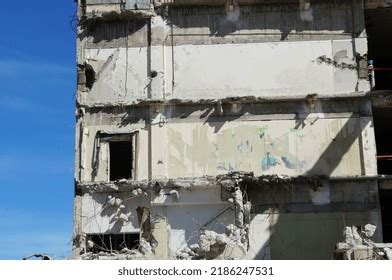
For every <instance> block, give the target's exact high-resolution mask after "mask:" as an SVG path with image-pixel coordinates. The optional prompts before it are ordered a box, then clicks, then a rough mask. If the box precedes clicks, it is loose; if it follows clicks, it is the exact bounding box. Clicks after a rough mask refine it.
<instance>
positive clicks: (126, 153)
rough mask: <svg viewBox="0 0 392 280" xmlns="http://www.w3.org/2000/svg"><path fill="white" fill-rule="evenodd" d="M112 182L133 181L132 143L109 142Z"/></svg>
mask: <svg viewBox="0 0 392 280" xmlns="http://www.w3.org/2000/svg"><path fill="white" fill-rule="evenodd" d="M109 151H110V171H109V172H110V181H116V180H120V179H132V171H133V170H132V169H133V168H132V167H133V164H132V163H133V149H132V141H113V142H109Z"/></svg>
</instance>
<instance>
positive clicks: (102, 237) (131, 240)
mask: <svg viewBox="0 0 392 280" xmlns="http://www.w3.org/2000/svg"><path fill="white" fill-rule="evenodd" d="M87 240H89V241H92V242H93V243H94V246H93V247H92V248H89V249H88V251H89V252H92V253H94V254H97V253H99V252H102V251H104V252H107V251H109V252H111V251H121V250H122V249H124V248H128V249H133V248H135V247H136V246H138V245H139V233H123V234H89V235H87Z"/></svg>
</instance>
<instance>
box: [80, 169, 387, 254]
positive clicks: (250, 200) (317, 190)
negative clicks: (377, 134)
mask: <svg viewBox="0 0 392 280" xmlns="http://www.w3.org/2000/svg"><path fill="white" fill-rule="evenodd" d="M335 180H336V181H337V182H333V181H329V179H328V178H324V177H317V176H315V177H313V178H306V177H288V176H261V177H259V176H254V175H253V174H252V173H239V172H233V173H230V174H228V175H221V176H217V177H202V178H196V179H195V178H193V179H178V180H174V179H170V180H156V181H139V182H135V181H130V180H119V181H116V182H112V183H84V184H79V185H77V192H78V194H79V195H82V194H83V195H85V196H87V197H89V198H91V197H92V196H94V198H95V199H96V201H98V203H101V204H102V208H99V207H97V205H98V204H94V205H95V206H94V207H90V208H93V209H95V211H96V212H97V213H99V215H101V217H103V216H105V215H107V216H108V218H110V220H111V221H112V223H108V228H107V229H103V228H101V232H104V233H101V234H93V233H83V232H81V234H80V235H77V236H76V238H75V239H74V243H75V244H74V245H75V246H76V247H78V248H79V247H80V248H82V249H81V251H80V257H81V258H82V259H151V258H158V259H161V258H171V259H243V258H254V259H262V258H267V259H268V258H271V252H270V251H271V250H273V248H272V249H270V248H268V247H269V246H270V244H269V243H270V241H268V240H263V241H260V240H258V239H259V238H258V237H257V235H258V233H259V232H260V231H261V230H269V231H270V232H271V235H272V234H275V236H276V235H277V234H278V235H279V234H280V231H279V229H278V224H279V218H276V217H279V216H280V219H283V217H284V216H285V215H287V217H297V218H295V219H298V218H300V219H302V218H301V217H305V216H306V215H309V214H306V213H307V212H314V213H316V214H314V215H326V216H325V217H326V218H328V219H332V220H333V219H336V218H329V215H331V214H330V213H328V212H329V211H337V213H336V214H337V215H338V216H339V215H343V218H344V216H345V214H344V212H346V213H347V214H346V216H345V217H346V218H344V219H347V221H351V220H352V219H354V220H355V221H357V222H373V223H378V222H379V220H378V219H379V218H378V216H377V215H375V213H378V212H377V211H376V212H374V210H372V209H377V205H378V203H377V199H372V198H370V197H369V195H370V193H372V191H371V192H370V193H369V189H368V187H367V186H366V184H365V187H364V189H363V190H362V191H361V187H360V184H361V181H362V180H365V179H363V178H341V179H335ZM347 180H354V181H355V180H357V182H355V183H353V188H352V193H351V194H350V193H349V192H348V189H347V182H346V181H347ZM368 180H372V179H371V178H369V179H368ZM340 181H342V182H340ZM365 183H366V180H365ZM334 184H336V185H334ZM339 184H340V187H339ZM342 184H343V185H344V186H346V189H343V188H342ZM211 190H213V193H209V192H211ZM340 192H342V193H341V194H339V193H340ZM306 193H309V194H310V195H307V196H308V198H305V194H306ZM343 193H344V195H345V196H346V198H345V201H346V202H345V203H344V202H343V201H339V202H338V201H336V202H334V201H333V200H341V198H339V197H341V196H342V194H343ZM98 194H99V195H100V198H98V196H99V195H98ZM90 196H91V197H90ZM201 196H204V197H209V198H208V199H211V197H213V196H216V199H219V200H220V201H221V203H222V205H221V207H220V208H219V209H218V210H217V211H215V214H214V216H211V217H207V218H208V219H207V220H206V222H203V223H202V222H200V221H197V218H196V216H197V214H193V215H192V216H193V217H194V218H195V219H196V220H195V221H194V223H197V226H195V227H194V229H193V230H194V232H192V233H191V234H188V235H187V236H188V239H189V240H186V239H184V240H183V241H182V242H181V244H177V243H173V238H174V239H181V238H179V237H178V236H177V235H178V230H176V228H180V226H176V225H175V222H173V220H172V219H173V217H171V216H170V215H169V214H168V213H167V212H166V214H165V213H163V212H164V211H162V209H166V210H167V209H172V208H176V207H178V209H179V210H178V211H181V212H183V211H192V209H194V208H192V207H195V206H191V205H189V204H188V203H189V201H190V200H192V201H195V200H196V201H197V200H198V199H200V197H201ZM293 197H296V198H295V199H293ZM334 197H335V198H334ZM203 199H204V198H203ZM326 199H328V200H329V201H326ZM363 199H365V200H367V201H368V202H367V203H365V204H363ZM146 200H147V201H151V202H143V203H142V201H146ZM306 200H308V201H306ZM138 201H139V202H138ZM372 201H374V202H372ZM130 202H131V203H130ZM293 202H294V204H293ZM94 203H96V202H94ZM138 203H140V204H138ZM211 203H212V202H210V204H209V205H205V206H201V207H203V208H205V209H207V208H209V207H211V206H210V205H211ZM214 203H215V202H214ZM343 204H346V205H343ZM130 205H132V206H130ZM130 207H132V210H130V209H131V208H130ZM189 207H190V208H189ZM181 209H182V210H181ZM188 209H189V210H188ZM196 209H198V208H196ZM340 211H343V212H340ZM356 211H360V212H358V214H355V213H354V212H356ZM367 211H368V212H367ZM317 212H320V213H319V214H317ZM361 212H362V214H361ZM323 213H324V214H323ZM339 213H340V214H339ZM352 213H354V214H352ZM367 213H369V214H367ZM87 214H88V213H87ZM136 216H137V217H136ZM176 217H177V216H174V219H177V220H178V219H181V218H179V217H177V218H176ZM261 217H263V218H262V219H261ZM264 217H267V218H264ZM271 217H275V218H271ZM331 217H332V216H331ZM334 217H335V216H334ZM355 217H357V218H355ZM366 217H369V218H366ZM270 218H271V220H268V219H270ZM89 219H90V220H92V219H93V217H90V218H89ZM89 219H87V220H85V221H84V223H85V224H86V225H85V227H86V228H87V229H88V228H90V230H92V226H91V224H90V225H89ZM184 219H186V217H184ZM263 219H264V220H263ZM315 219H319V218H318V217H316V216H315ZM354 220H353V221H354ZM326 221H327V220H326ZM186 222H189V223H192V221H186ZM186 222H185V223H186ZM282 222H283V220H282ZM282 222H281V223H282ZM288 222H289V223H292V222H293V221H288ZM265 223H267V228H264V227H263V228H262V227H260V225H262V224H263V225H264V224H265ZM300 223H301V221H299V224H300ZM311 223H313V218H312V221H311ZM334 223H335V226H336V222H334ZM129 224H134V225H137V226H135V231H134V233H133V234H132V235H130V234H129V233H126V232H123V229H124V228H127V226H128V225H129ZM342 225H343V224H342ZM286 226H287V225H286ZM188 227H190V226H188ZM331 230H334V229H331ZM92 231H94V230H92ZM274 231H277V232H275V233H273V232H274ZM116 232H117V233H116ZM114 233H116V234H114ZM293 234H294V231H293ZM171 235H172V236H171ZM294 235H295V234H294ZM176 236H177V237H176ZM180 237H181V236H180ZM184 238H185V237H184ZM272 238H273V236H272ZM275 238H276V237H275ZM338 238H341V237H339V235H338V236H336V237H334V239H333V240H335V241H331V242H329V244H330V245H326V246H331V248H330V251H331V252H332V251H333V247H332V246H334V245H332V244H333V243H332V242H337V240H338ZM376 238H377V240H378V241H380V237H379V234H376ZM118 239H120V241H119V240H118ZM170 240H171V241H170ZM286 242H289V241H286ZM301 242H303V240H302V241H301ZM335 244H336V243H335ZM283 256H284V255H282V256H281V257H282V258H283ZM314 258H319V257H316V256H314ZM330 258H332V253H331V255H330Z"/></svg>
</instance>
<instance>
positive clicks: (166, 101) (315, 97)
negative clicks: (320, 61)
mask: <svg viewBox="0 0 392 280" xmlns="http://www.w3.org/2000/svg"><path fill="white" fill-rule="evenodd" d="M387 96H392V91H375V92H362V91H360V92H354V93H348V94H344V95H318V94H317V93H314V94H306V95H298V96H274V97H256V96H242V97H228V98H222V99H175V98H174V99H136V100H135V101H133V102H124V103H118V102H116V103H113V102H108V103H94V104H84V103H82V102H78V103H77V107H78V108H86V109H89V108H111V107H131V106H133V107H136V106H140V107H142V106H147V105H209V104H211V105H216V104H217V103H222V104H224V103H236V102H241V103H245V104H246V103H274V102H293V101H308V100H310V99H311V100H344V99H350V98H373V97H375V98H378V97H387Z"/></svg>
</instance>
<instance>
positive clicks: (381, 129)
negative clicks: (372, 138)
mask: <svg viewBox="0 0 392 280" xmlns="http://www.w3.org/2000/svg"><path fill="white" fill-rule="evenodd" d="M373 119H374V131H375V135H376V145H377V166H378V174H383V175H392V141H391V139H392V108H388V107H385V108H373Z"/></svg>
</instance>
